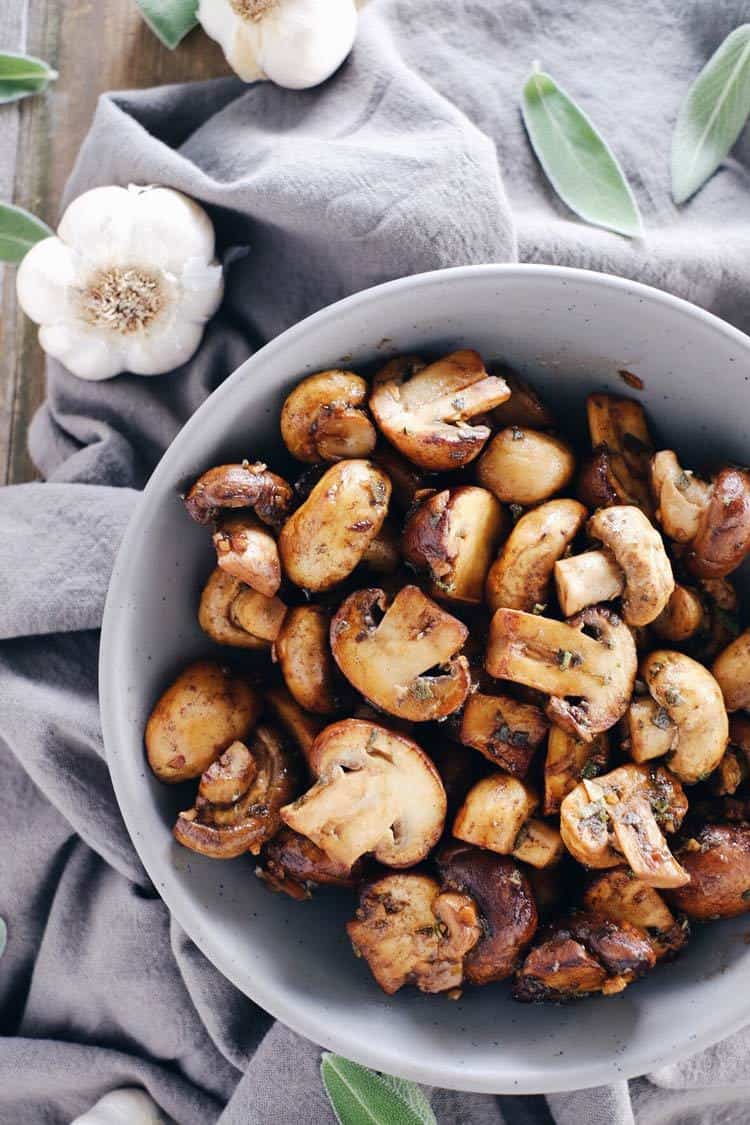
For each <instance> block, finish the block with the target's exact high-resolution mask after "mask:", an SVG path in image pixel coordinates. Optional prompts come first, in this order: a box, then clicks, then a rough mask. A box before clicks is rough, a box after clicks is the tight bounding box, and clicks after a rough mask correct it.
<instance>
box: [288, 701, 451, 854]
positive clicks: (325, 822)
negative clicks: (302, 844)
mask: <svg viewBox="0 0 750 1125" xmlns="http://www.w3.org/2000/svg"><path fill="white" fill-rule="evenodd" d="M310 766H311V768H312V771H313V774H314V775H315V777H317V779H318V780H317V782H316V784H315V785H314V786H313V788H312V789H310V790H309V791H308V792H307V793H303V794H302V796H301V797H300V798H299V800H297V801H295V802H294V804H291V805H287V806H286V808H284V809H282V810H281V815H282V818H283V820H284V823H285V824H287V825H289V827H290V828H293V829H294V830H295V832H301V833H302V835H303V836H307V837H309V839H311V840H312V842H313V843H314V844H316V845H317V846H318V847H319V848H322V849H323V851H324V852H325V853H326V855H327V856H328V857H329V858H330V859H332V860H334V861H335V862H336V863H341V864H343V865H345V866H347V867H351V866H352V865H353V864H354V863H355V862H356V861H357V860H358V859H359V858H360V856H363V855H366V854H368V853H370V852H372V853H373V854H374V855H375V858H376V859H377V860H379V861H380V862H381V863H384V864H385V865H386V866H388V867H413V865H414V864H415V863H419V861H420V860H422V859H424V858H425V856H426V855H427V854H428V852H429V851H430V850H431V849H432V848H433V847H434V846H435V844H436V843H437V841H438V839H439V837H440V834H441V832H442V830H443V824H444V822H445V814H446V798H445V790H444V789H443V785H442V782H441V781H440V776H439V774H438V772H437V770H436V769H435V767H434V766H433V764H432V762H431V761H430V759H429V758H428V757H427V755H426V754H425V753H424V752H423V751H422V750H421V749H420V748H419V746H417V744H416V742H412V740H411V739H410V738H406V737H405V736H404V735H400V734H396V733H395V732H393V731H389V730H386V729H385V727H381V726H377V725H376V724H375V723H368V722H363V721H362V720H360V719H345V720H343V721H342V722H340V723H334V724H333V725H332V726H329V727H326V729H325V730H324V731H322V732H321V734H320V735H318V737H317V739H316V740H315V743H314V745H313V747H312V750H311V752H310Z"/></svg>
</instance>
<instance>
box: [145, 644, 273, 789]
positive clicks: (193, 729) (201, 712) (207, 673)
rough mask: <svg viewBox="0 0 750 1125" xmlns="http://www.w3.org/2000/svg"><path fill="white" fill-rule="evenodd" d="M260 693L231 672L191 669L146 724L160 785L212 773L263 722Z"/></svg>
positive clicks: (202, 664)
mask: <svg viewBox="0 0 750 1125" xmlns="http://www.w3.org/2000/svg"><path fill="white" fill-rule="evenodd" d="M260 711H261V701H260V697H259V696H258V694H257V693H256V692H255V691H254V690H253V689H252V688H251V687H250V685H249V684H248V683H247V682H246V681H245V680H243V679H242V678H241V677H240V676H235V675H234V674H233V673H232V672H231V671H230V669H229V668H225V667H223V666H222V665H220V664H214V663H213V662H212V661H210V660H200V661H198V662H197V663H195V664H191V665H189V667H187V668H186V669H185V670H184V672H181V673H180V675H179V676H178V677H177V679H176V680H175V681H174V683H173V684H171V685H170V686H169V687H168V688H167V690H166V691H165V692H164V694H163V695H162V696H161V698H160V699H159V701H158V703H157V704H156V706H155V707H154V709H153V711H152V712H151V715H150V717H149V720H148V723H147V724H146V753H147V755H148V764H149V765H150V766H151V769H152V770H153V771H154V773H155V774H156V776H157V777H158V778H159V780H160V781H166V782H169V783H176V782H180V781H188V780H189V779H190V778H193V777H200V775H201V774H202V773H203V772H204V770H207V769H208V768H209V766H210V765H211V763H212V762H215V761H216V759H217V758H218V757H220V755H221V754H223V752H224V751H225V750H226V749H227V747H228V746H229V745H230V744H231V743H233V742H235V741H236V740H237V739H246V738H247V737H248V735H249V733H250V731H251V730H252V728H253V727H254V726H255V724H256V723H257V721H258V717H259V715H260Z"/></svg>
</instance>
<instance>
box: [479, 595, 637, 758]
mask: <svg viewBox="0 0 750 1125" xmlns="http://www.w3.org/2000/svg"><path fill="white" fill-rule="evenodd" d="M592 634H593V635H592ZM594 638H596V639H594ZM486 668H487V671H488V672H489V673H490V675H491V676H494V677H495V678H496V679H506V680H513V681H515V682H516V683H520V684H526V686H527V687H532V688H536V689H537V691H543V692H546V693H547V694H548V695H550V696H551V698H550V700H549V702H548V704H547V714H548V715H549V717H550V718H551V719H552V721H553V722H555V723H557V725H558V726H560V727H562V728H563V730H567V731H569V732H570V733H572V734H575V735H577V736H578V737H579V738H583V739H585V740H586V741H591V739H592V738H594V736H595V735H597V734H600V733H601V732H602V731H605V730H608V729H609V728H610V727H612V726H614V724H615V723H616V722H617V721H618V719H620V718H621V717H622V715H623V714H624V713H625V710H626V709H627V706H628V702H629V700H630V696H631V694H632V691H633V684H634V682H635V674H636V668H637V657H636V651H635V644H634V642H633V637H632V635H631V633H630V630H629V629H628V627H627V625H625V624H623V622H622V621H621V620H620V618H619V617H617V615H616V614H614V613H612V612H611V610H608V609H606V608H605V607H604V606H594V607H591V608H589V609H585V610H584V611H583V613H580V614H578V615H577V616H576V617H572V618H571V619H570V620H569V621H568V622H567V623H566V622H563V621H553V620H552V619H551V618H548V617H541V616H537V615H536V614H532V613H522V612H520V611H519V610H515V609H499V610H498V611H497V612H496V613H495V615H494V617H493V618H492V623H491V625H490V636H489V642H488V645H487V658H486Z"/></svg>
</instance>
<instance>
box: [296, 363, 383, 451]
mask: <svg viewBox="0 0 750 1125" xmlns="http://www.w3.org/2000/svg"><path fill="white" fill-rule="evenodd" d="M367 390H368V388H367V383H366V382H365V380H364V379H361V378H360V377H359V375H354V374H352V372H351V371H338V370H333V371H321V372H320V373H319V374H317V375H308V377H307V378H306V379H303V380H302V382H301V383H298V384H297V386H296V387H295V388H294V390H293V391H292V393H291V394H290V395H289V396H288V397H287V399H286V401H285V403H284V406H283V408H282V411H281V436H282V438H283V439H284V444H285V445H286V447H287V449H288V450H289V452H290V453H291V455H292V457H296V458H297V460H298V461H310V462H316V461H343V460H344V459H346V458H350V457H369V455H370V454H371V453H372V451H373V449H374V448H375V441H376V434H375V427H374V426H373V424H372V422H371V421H370V419H369V418H368V416H367V412H366V409H365V407H366V403H367Z"/></svg>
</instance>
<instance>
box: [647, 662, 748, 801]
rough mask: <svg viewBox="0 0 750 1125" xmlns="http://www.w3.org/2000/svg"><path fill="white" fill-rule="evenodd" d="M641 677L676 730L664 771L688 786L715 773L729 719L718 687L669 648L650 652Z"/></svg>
mask: <svg viewBox="0 0 750 1125" xmlns="http://www.w3.org/2000/svg"><path fill="white" fill-rule="evenodd" d="M641 676H642V678H643V679H644V680H645V682H646V686H647V687H648V690H649V692H650V694H651V696H652V697H653V698H654V699H655V700H656V702H657V703H658V704H659V706H660V707H661V708H662V709H663V711H664V712H666V715H667V718H668V719H669V721H670V722H671V723H673V724H674V726H675V727H676V728H677V729H676V738H675V740H674V749H673V750H672V751H671V754H670V758H669V768H670V769H671V771H672V773H674V774H675V776H676V777H678V778H679V779H680V781H684V782H686V783H687V784H689V785H690V784H693V783H694V782H696V781H701V780H702V779H703V778H704V777H706V776H707V775H708V774H710V773H712V771H713V770H715V769H716V767H717V766H718V764H719V762H720V761H721V759H722V756H723V755H724V752H725V750H726V748H727V742H728V740H729V718H728V716H727V712H726V707H725V706H724V698H723V696H722V694H721V688H720V686H719V684H718V683H717V682H716V680H715V679H714V677H713V676H712V675H711V673H710V672H709V671H708V669H707V668H704V667H703V665H702V664H699V663H698V661H697V660H692V659H691V658H690V657H689V656H685V654H684V653H682V652H672V651H670V650H669V649H657V650H656V651H655V652H652V653H650V654H649V656H647V657H646V659H645V660H644V661H643V664H642V667H641Z"/></svg>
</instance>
